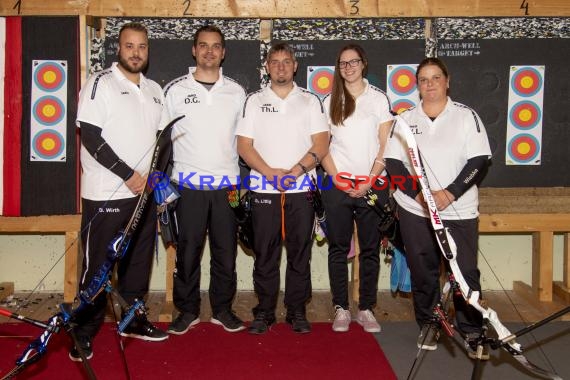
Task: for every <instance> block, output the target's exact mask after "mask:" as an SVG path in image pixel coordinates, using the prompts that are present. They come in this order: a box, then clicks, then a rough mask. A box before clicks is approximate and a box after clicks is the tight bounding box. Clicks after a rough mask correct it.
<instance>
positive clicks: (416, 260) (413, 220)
mask: <svg viewBox="0 0 570 380" xmlns="http://www.w3.org/2000/svg"><path fill="white" fill-rule="evenodd" d="M398 213H399V217H400V227H401V232H402V238H403V240H404V245H405V247H406V259H407V261H408V266H409V267H410V272H411V277H412V294H413V298H414V311H415V314H416V322H417V323H418V325H419V326H420V327H421V326H423V325H424V324H426V323H428V322H429V321H430V320H431V319H432V315H433V313H432V310H433V307H434V306H435V304H436V303H437V302H438V301H439V299H440V283H439V277H440V268H441V266H440V264H441V260H442V259H443V255H442V253H441V250H440V248H439V245H438V243H437V240H436V238H435V234H434V232H433V229H432V226H431V223H430V221H429V219H427V218H423V217H420V216H417V215H415V214H412V213H410V212H408V211H406V210H404V209H403V208H401V207H400V208H399V210H398ZM444 224H445V226H446V227H448V228H449V230H450V234H451V236H452V238H453V240H454V241H455V243H456V245H457V264H458V266H459V269H460V270H461V272H462V273H463V277H465V281H466V282H467V284H468V285H469V287H470V288H471V289H473V290H477V291H481V284H480V282H479V278H480V272H479V269H478V268H477V242H478V219H467V220H446V221H444ZM443 260H444V262H445V263H446V265H447V260H445V259H443ZM453 302H454V306H455V315H456V319H457V326H458V328H459V330H461V331H462V332H463V333H466V334H467V333H472V332H480V331H481V326H482V323H483V322H482V321H483V318H482V316H481V313H479V311H477V310H476V309H475V308H474V307H473V306H470V305H467V303H466V302H465V300H464V298H463V297H462V296H461V295H458V296H454V297H453Z"/></svg>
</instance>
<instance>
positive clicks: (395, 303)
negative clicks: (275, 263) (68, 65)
mask: <svg viewBox="0 0 570 380" xmlns="http://www.w3.org/2000/svg"><path fill="white" fill-rule="evenodd" d="M484 296H485V298H486V299H487V301H488V305H489V306H490V307H491V308H492V309H494V310H495V311H496V312H497V314H498V316H499V319H500V320H501V321H503V322H524V323H532V322H536V321H538V320H540V319H543V318H545V317H546V316H548V315H550V314H552V313H554V312H556V311H558V310H561V309H563V308H565V307H566V306H567V304H566V303H565V302H564V301H562V300H560V299H555V301H553V302H538V301H534V300H533V299H532V297H531V296H530V295H525V294H523V293H522V292H514V291H506V292H498V291H487V292H485V293H484ZM61 302H63V294H46V293H37V294H34V295H32V296H30V295H28V294H21V293H16V294H15V295H14V296H12V297H9V298H7V299H4V300H2V301H0V307H2V308H5V309H8V310H10V311H12V312H15V313H17V314H21V315H25V316H27V317H31V318H34V319H39V320H46V319H47V318H49V317H50V316H51V315H52V314H54V313H56V312H57V311H58V306H57V305H58V304H60V303H61ZM146 304H147V307H148V309H149V319H150V320H151V321H154V322H156V321H161V322H167V321H170V320H171V318H172V310H173V307H172V305H169V304H167V303H166V302H165V294H164V293H163V292H153V293H151V294H149V296H148V299H147V302H146ZM255 304H256V297H255V295H254V293H253V292H250V291H241V292H238V294H237V296H236V299H235V302H234V310H235V312H236V313H237V315H238V316H239V317H240V318H242V319H243V320H244V321H250V320H251V319H252V315H251V309H252V307H253V306H255ZM352 309H353V310H355V309H356V307H352ZM374 311H375V314H376V316H377V318H378V319H379V320H380V321H381V322H382V321H412V320H413V319H414V314H413V306H412V299H411V297H409V296H405V295H400V294H398V295H392V294H391V293H390V292H388V291H383V292H380V293H379V294H378V305H377V306H376V309H375V310H374ZM333 316H334V315H333V308H332V304H331V297H330V293H329V292H326V291H314V292H313V298H312V300H311V302H310V303H309V305H308V306H307V317H308V319H309V320H311V321H313V322H327V321H329V322H330V321H332V318H333ZM210 317H211V312H210V306H209V302H208V294H207V293H206V292H203V294H202V313H201V316H200V318H201V319H202V320H203V321H207V320H209V319H210ZM107 318H108V320H109V321H112V320H113V319H114V317H113V315H112V312H111V308H109V312H108V315H107ZM277 318H278V321H283V320H284V319H285V309H284V307H283V301H282V294H281V295H280V299H279V302H278V309H277ZM562 320H566V321H570V313H569V314H566V315H565V316H563V317H562ZM8 321H9V319H8V318H7V317H3V316H0V323H4V322H8ZM12 321H13V320H12Z"/></svg>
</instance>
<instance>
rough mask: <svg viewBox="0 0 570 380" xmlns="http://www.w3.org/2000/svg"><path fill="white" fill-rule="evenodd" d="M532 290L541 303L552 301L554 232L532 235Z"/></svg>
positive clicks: (541, 232)
mask: <svg viewBox="0 0 570 380" xmlns="http://www.w3.org/2000/svg"><path fill="white" fill-rule="evenodd" d="M532 235H533V236H532V288H533V290H534V291H535V292H536V293H537V295H538V300H539V301H547V302H551V301H552V243H553V239H554V234H553V232H552V231H540V232H535V233H533V234H532Z"/></svg>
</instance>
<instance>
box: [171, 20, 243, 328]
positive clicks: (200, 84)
mask: <svg viewBox="0 0 570 380" xmlns="http://www.w3.org/2000/svg"><path fill="white" fill-rule="evenodd" d="M225 54H226V47H225V38H224V35H223V33H222V31H221V30H220V29H219V28H218V27H216V26H214V25H205V26H202V27H200V28H199V29H198V30H197V31H196V33H195V34H194V44H193V46H192V55H193V56H194V58H195V59H196V67H191V68H190V69H189V73H188V74H186V75H184V76H182V77H179V78H177V79H174V80H173V81H172V82H170V83H169V84H168V85H166V87H165V90H164V94H165V98H166V104H165V107H164V117H163V123H164V124H165V123H167V122H168V121H170V120H172V119H173V118H175V117H178V116H180V115H187V117H185V118H184V119H182V120H181V121H180V122H179V123H178V124H177V125H176V126H175V127H174V129H173V132H172V140H173V143H172V144H173V146H172V148H173V162H174V165H173V169H172V180H173V181H174V182H177V183H178V189H179V191H180V199H179V200H178V204H177V206H176V214H177V216H178V226H179V236H178V249H177V250H176V271H175V272H174V290H173V299H174V305H175V306H176V308H177V309H178V311H179V312H180V313H179V314H178V316H177V317H176V318H175V319H174V321H173V322H172V323H171V324H170V326H168V330H167V331H168V332H169V333H170V334H176V335H182V334H185V333H186V332H187V331H188V330H189V329H190V328H191V327H192V326H195V325H196V324H197V323H199V322H200V261H201V258H202V252H203V250H204V243H205V240H206V235H207V236H208V240H209V242H210V255H211V257H212V258H211V260H210V287H209V295H210V297H209V298H210V306H211V308H212V318H211V319H210V322H212V323H214V324H216V325H219V326H221V327H223V329H224V330H225V331H227V332H238V331H242V330H244V329H245V326H244V325H243V322H242V321H241V319H239V318H238V317H237V316H236V315H235V313H234V312H233V311H232V302H233V299H234V297H235V294H236V288H237V274H236V255H237V223H236V218H235V214H234V212H233V211H232V209H231V207H230V205H229V203H228V198H227V197H228V196H227V191H228V188H229V187H230V186H232V185H237V184H238V183H237V181H238V176H239V166H238V154H237V148H236V136H235V129H236V123H237V120H238V118H239V114H240V112H241V109H242V107H243V102H244V100H245V91H244V89H243V88H242V87H241V86H240V85H239V84H238V83H236V82H235V81H234V80H232V79H230V78H228V77H226V76H224V75H223V74H222V68H221V67H220V66H221V64H222V61H223V59H224V57H225Z"/></svg>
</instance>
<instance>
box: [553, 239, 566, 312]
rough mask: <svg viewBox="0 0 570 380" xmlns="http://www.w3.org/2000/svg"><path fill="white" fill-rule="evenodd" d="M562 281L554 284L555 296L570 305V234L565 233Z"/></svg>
mask: <svg viewBox="0 0 570 380" xmlns="http://www.w3.org/2000/svg"><path fill="white" fill-rule="evenodd" d="M562 255H563V256H564V257H563V264H562V281H556V282H555V283H554V289H553V290H554V294H556V295H557V296H559V297H561V298H562V299H564V300H565V301H566V302H568V303H570V233H568V232H565V233H564V251H563V252H562Z"/></svg>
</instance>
